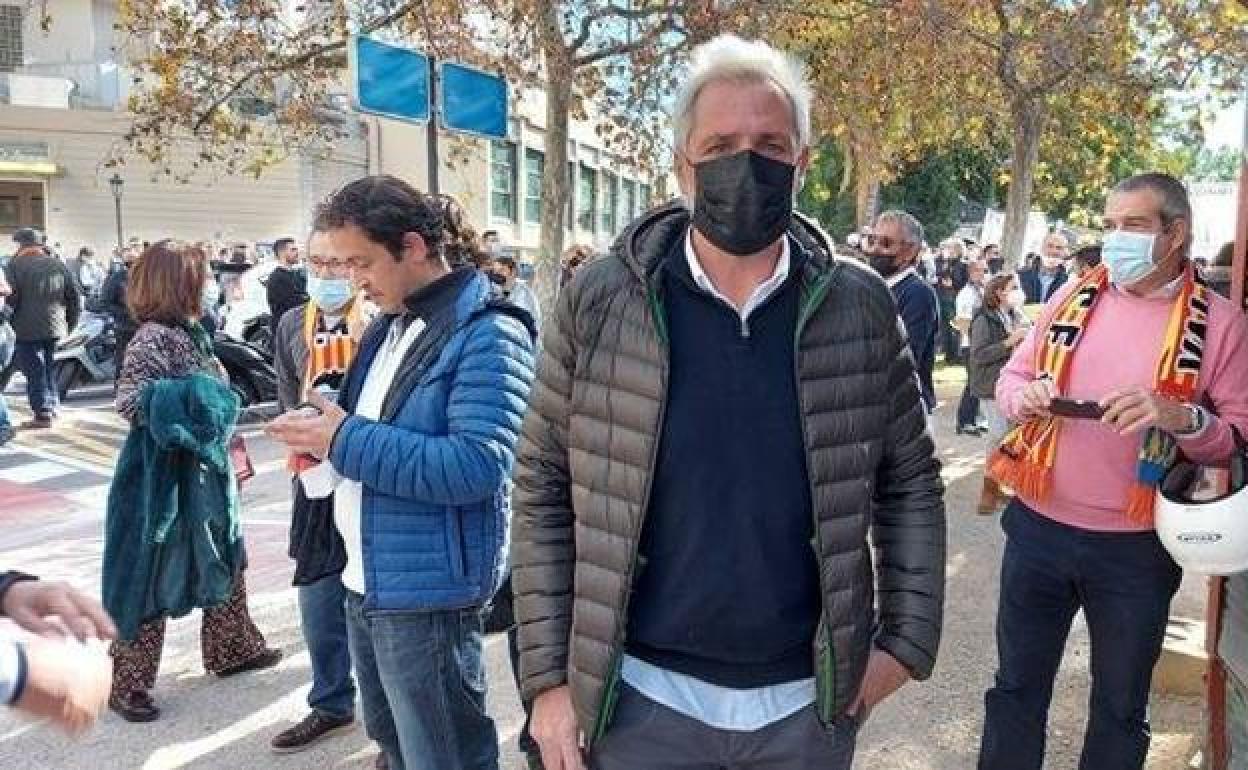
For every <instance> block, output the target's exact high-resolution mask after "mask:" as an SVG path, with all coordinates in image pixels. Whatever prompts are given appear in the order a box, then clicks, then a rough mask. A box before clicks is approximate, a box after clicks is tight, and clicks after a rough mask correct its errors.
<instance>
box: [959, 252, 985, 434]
mask: <svg viewBox="0 0 1248 770" xmlns="http://www.w3.org/2000/svg"><path fill="white" fill-rule="evenodd" d="M987 280H988V265H987V264H986V263H984V262H982V261H980V260H976V261H974V262H971V263H970V264H969V265H968V266H967V282H966V285H965V286H963V287H962V290H961V291H959V292H958V296H957V299H956V301H955V303H954V317H953V327H954V328H955V329H957V330H958V334H959V336H961V338H962V360H963V361H970V349H971V319H972V318H974V317H975V314H976V313H978V312H979V309H980V307H982V306H983V304H984V284H985V282H986V281H987ZM957 418H958V426H957V431H958V435H962V434H967V435H970V436H979V435H982V434H983V433H984V430H985V429H984V428H983V427H982V426H980V424H979V399H978V398H976V397H975V393H974V391H973V390H972V389H971V385H970V383H969V382H968V383H967V385H966V387H965V388H963V389H962V398H961V399H960V400H959V401H958V415H957Z"/></svg>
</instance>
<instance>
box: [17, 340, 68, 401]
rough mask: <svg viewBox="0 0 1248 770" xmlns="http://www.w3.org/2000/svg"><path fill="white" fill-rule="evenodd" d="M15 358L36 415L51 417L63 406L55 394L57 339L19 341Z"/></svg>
mask: <svg viewBox="0 0 1248 770" xmlns="http://www.w3.org/2000/svg"><path fill="white" fill-rule="evenodd" d="M13 361H14V362H15V363H16V364H17V368H18V370H19V371H20V372H21V373H22V375H23V376H24V377H25V378H26V397H27V398H28V399H30V411H32V412H34V414H35V417H51V416H52V413H53V412H55V411H56V408H57V407H58V406H60V403H59V402H60V399H59V398H58V397H57V393H56V340H35V341H32V342H21V341H19V342H18V343H17V347H16V348H15V349H14V351H13Z"/></svg>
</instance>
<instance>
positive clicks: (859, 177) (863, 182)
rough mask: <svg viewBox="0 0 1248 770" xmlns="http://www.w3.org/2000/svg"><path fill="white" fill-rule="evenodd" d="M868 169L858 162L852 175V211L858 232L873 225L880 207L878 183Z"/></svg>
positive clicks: (866, 165) (865, 165)
mask: <svg viewBox="0 0 1248 770" xmlns="http://www.w3.org/2000/svg"><path fill="white" fill-rule="evenodd" d="M868 169H869V165H868V164H866V163H861V162H860V163H859V164H858V173H857V174H855V175H854V185H855V190H854V202H855V207H854V211H855V212H856V215H855V216H856V219H857V222H858V229H860V230H861V229H862V228H864V227H870V226H871V225H872V224H874V223H875V216H876V214H877V213H879V211H878V210H879V207H880V182H879V180H878V179H876V178H875V175H874V174H872V173H871V172H870V171H869V170H868Z"/></svg>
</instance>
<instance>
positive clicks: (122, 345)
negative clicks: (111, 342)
mask: <svg viewBox="0 0 1248 770" xmlns="http://www.w3.org/2000/svg"><path fill="white" fill-rule="evenodd" d="M119 256H120V258H121V262H120V263H119V264H116V265H114V266H113V269H112V270H111V271H110V272H109V274H108V277H107V278H105V279H104V288H102V289H100V309H101V310H103V311H104V312H105V313H108V315H109V316H110V317H112V319H113V334H115V335H116V337H117V347H116V349H115V350H114V351H113V363H114V368H113V378H114V379H116V378H117V377H118V376H120V374H121V362H122V361H125V360H126V348H128V347H130V340H132V339H134V333H135V332H136V331H138V330H139V326H138V324H137V323H135V320H134V316H132V315H131V314H130V306H129V305H127V304H126V287H127V286H128V285H129V282H130V267H131V265H133V264H134V261H135V260H136V259H138V258H139V249H138V247H136V246H127V247H126V248H124V249H122V250H121V254H120V255H119Z"/></svg>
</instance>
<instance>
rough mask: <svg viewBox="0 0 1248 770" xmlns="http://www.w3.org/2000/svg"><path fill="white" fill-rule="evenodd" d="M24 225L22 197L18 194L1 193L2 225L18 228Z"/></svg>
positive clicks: (7, 228) (7, 227)
mask: <svg viewBox="0 0 1248 770" xmlns="http://www.w3.org/2000/svg"><path fill="white" fill-rule="evenodd" d="M21 226H22V199H21V198H19V197H17V196H16V195H0V227H3V228H5V229H6V230H16V229H17V228H19V227H21Z"/></svg>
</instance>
